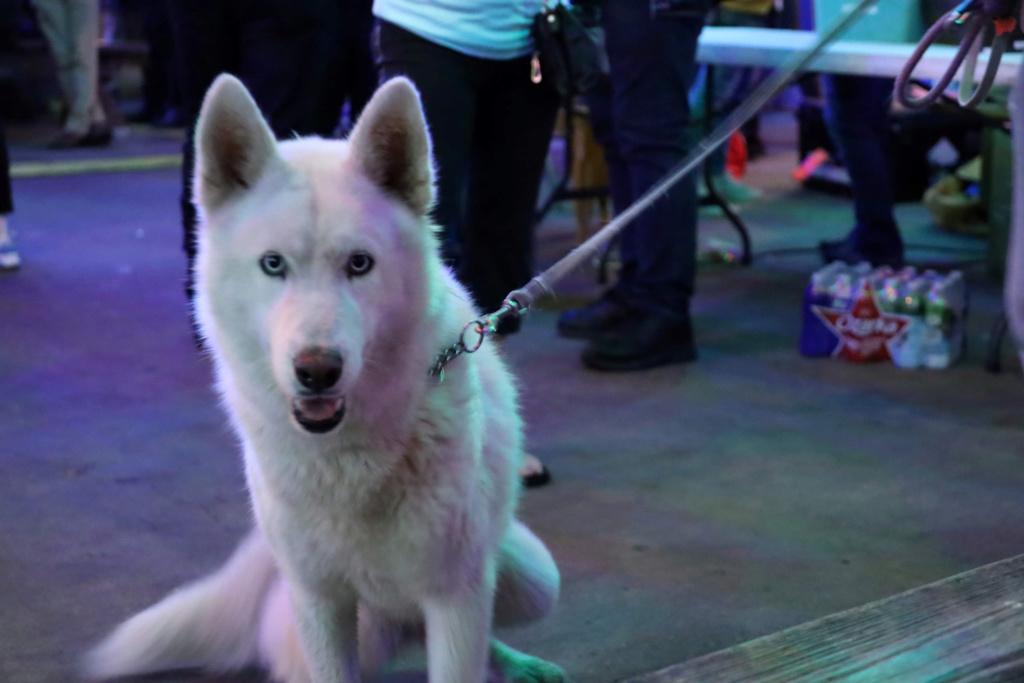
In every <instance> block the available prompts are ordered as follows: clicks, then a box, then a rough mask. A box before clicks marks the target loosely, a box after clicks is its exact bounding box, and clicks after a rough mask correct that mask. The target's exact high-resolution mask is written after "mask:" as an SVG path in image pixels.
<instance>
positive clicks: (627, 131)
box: [588, 0, 703, 318]
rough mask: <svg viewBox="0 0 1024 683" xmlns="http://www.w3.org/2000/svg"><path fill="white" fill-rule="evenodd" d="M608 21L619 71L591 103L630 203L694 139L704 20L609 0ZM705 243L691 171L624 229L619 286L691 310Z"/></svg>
mask: <svg viewBox="0 0 1024 683" xmlns="http://www.w3.org/2000/svg"><path fill="white" fill-rule="evenodd" d="M602 23H603V25H604V30H605V39H606V44H607V49H608V60H609V62H610V64H611V76H610V80H609V82H607V83H605V84H604V85H603V86H602V87H599V88H598V89H596V90H595V91H594V92H593V93H591V95H590V96H589V97H588V104H589V106H590V111H591V123H592V126H593V129H594V136H595V138H596V139H597V140H598V142H599V143H601V145H602V146H603V147H604V151H605V159H606V160H607V162H608V171H609V182H610V189H611V194H612V203H613V205H614V207H615V210H616V211H617V212H621V211H622V210H624V209H625V208H626V207H628V206H629V205H630V204H632V203H633V202H634V201H636V200H637V199H639V198H640V196H641V195H642V194H643V193H644V192H645V191H647V190H648V189H649V188H650V187H652V186H653V185H655V184H656V183H657V182H658V181H659V180H661V179H662V178H663V177H664V176H665V175H666V174H667V173H668V172H669V171H670V170H672V168H674V167H675V166H676V165H677V164H679V162H681V161H682V160H683V158H684V157H685V156H686V154H687V152H688V151H689V149H690V144H689V140H688V137H689V136H688V124H689V120H690V108H689V102H688V97H687V95H688V93H689V90H690V86H691V85H692V83H693V79H694V76H695V74H696V64H695V62H694V55H695V53H696V49H697V37H698V36H699V35H700V31H701V28H702V27H703V21H701V20H698V19H693V18H665V17H663V18H652V17H651V14H650V6H649V3H647V2H638V1H637V0H606V2H605V3H604V4H603V5H602ZM696 251H697V186H696V178H695V177H694V176H693V175H692V174H691V175H690V176H689V177H687V178H686V179H685V180H683V181H682V182H680V183H679V184H677V185H676V186H675V187H673V188H672V190H670V191H669V192H668V194H666V195H665V196H663V197H662V198H661V199H659V200H658V201H657V202H655V203H654V204H653V205H652V206H651V207H650V208H649V209H647V210H646V211H645V212H644V213H643V214H641V215H640V216H639V217H637V218H636V219H635V220H634V221H633V223H632V224H630V225H629V226H628V227H627V228H626V229H625V230H624V231H623V233H622V238H621V242H620V252H621V257H622V270H621V271H620V274H619V280H618V282H617V284H616V285H615V286H616V289H618V290H619V291H620V293H622V294H624V295H625V296H626V297H627V298H628V299H629V300H630V301H631V302H633V304H634V305H636V306H638V307H640V308H643V309H645V310H648V311H650V312H652V313H657V314H659V315H664V316H667V317H670V318H682V317H686V316H687V315H688V313H689V300H690V297H691V296H692V295H693V289H694V279H695V270H696Z"/></svg>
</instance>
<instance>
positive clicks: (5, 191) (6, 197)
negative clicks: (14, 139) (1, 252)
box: [0, 121, 14, 216]
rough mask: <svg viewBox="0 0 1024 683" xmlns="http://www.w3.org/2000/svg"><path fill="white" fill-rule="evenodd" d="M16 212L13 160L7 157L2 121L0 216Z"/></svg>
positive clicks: (0, 131)
mask: <svg viewBox="0 0 1024 683" xmlns="http://www.w3.org/2000/svg"><path fill="white" fill-rule="evenodd" d="M12 211H14V200H13V198H12V197H11V160H10V157H8V156H7V136H6V134H5V133H4V122H3V121H0V216H6V215H7V214H9V213H11V212H12Z"/></svg>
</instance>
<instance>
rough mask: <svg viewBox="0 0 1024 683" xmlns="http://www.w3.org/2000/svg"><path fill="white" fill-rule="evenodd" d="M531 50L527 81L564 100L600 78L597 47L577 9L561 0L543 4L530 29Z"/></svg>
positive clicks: (591, 85)
mask: <svg viewBox="0 0 1024 683" xmlns="http://www.w3.org/2000/svg"><path fill="white" fill-rule="evenodd" d="M530 34H531V35H532V37H533V45H534V52H533V58H532V59H531V60H530V80H532V81H533V82H534V83H538V84H540V85H545V86H548V87H550V88H552V89H554V90H555V91H556V92H557V93H558V94H559V96H560V97H561V98H562V99H568V98H571V97H573V96H574V95H579V94H582V93H585V92H587V91H588V90H590V89H591V88H593V87H594V86H595V85H596V84H597V82H598V79H599V78H600V77H601V52H600V50H601V48H600V46H599V45H598V44H597V43H596V42H595V40H594V39H593V37H592V36H591V34H590V33H589V32H588V30H587V28H586V27H585V26H584V25H583V22H582V21H581V20H580V17H579V16H578V14H577V10H576V9H574V8H573V7H572V6H570V5H566V4H564V3H563V2H562V1H561V0H555V1H554V2H552V3H550V4H546V5H545V7H544V9H542V10H541V11H540V12H538V13H537V15H536V16H535V17H534V18H533V26H532V27H531V29H530Z"/></svg>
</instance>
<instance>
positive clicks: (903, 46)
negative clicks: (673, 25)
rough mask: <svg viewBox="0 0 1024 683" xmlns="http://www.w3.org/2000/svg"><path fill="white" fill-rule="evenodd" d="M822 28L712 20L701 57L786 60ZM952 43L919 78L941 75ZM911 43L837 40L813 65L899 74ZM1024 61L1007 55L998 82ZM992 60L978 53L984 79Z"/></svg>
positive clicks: (933, 52) (930, 58)
mask: <svg viewBox="0 0 1024 683" xmlns="http://www.w3.org/2000/svg"><path fill="white" fill-rule="evenodd" d="M815 40H817V34H816V33H814V32H813V31H790V30H786V29H765V28H733V27H729V26H708V27H706V28H705V29H704V31H703V32H702V33H701V36H700V43H699V44H698V47H697V61H698V62H704V63H711V64H734V65H744V66H766V67H778V66H781V65H782V64H783V63H785V61H786V60H787V59H789V58H790V57H792V55H793V54H794V53H796V52H799V51H802V50H806V49H808V48H810V47H811V46H812V45H813V44H814V42H815ZM956 49H957V48H956V47H954V46H952V45H933V46H932V47H930V48H929V49H928V51H927V52H926V53H925V55H924V58H923V59H922V60H921V63H920V64H919V65H918V67H917V69H916V70H915V71H914V77H915V78H925V79H935V78H939V77H940V76H941V75H942V74H943V73H945V71H946V69H948V68H949V64H950V62H951V61H952V59H953V56H954V54H956ZM913 50H914V45H912V44H910V43H864V42H857V41H852V40H849V41H847V40H840V41H838V42H835V43H832V44H831V45H829V46H828V47H827V48H825V52H823V53H822V54H821V55H820V56H819V57H818V58H817V59H816V60H815V61H814V62H813V63H812V64H811V68H810V69H809V70H810V71H823V72H827V73H839V74H852V75H858V76H889V77H893V78H895V77H896V76H898V75H899V73H900V71H901V70H902V69H903V66H904V65H905V64H906V63H907V60H908V59H909V58H910V54H911V52H913ZM1020 63H1021V54H1020V53H1010V54H1005V55H1003V59H1002V62H1001V63H1000V65H999V71H998V72H997V74H996V83H1001V84H1009V83H1011V82H1012V80H1013V77H1014V74H1016V72H1017V67H1019V66H1020ZM987 64H988V50H987V49H986V50H983V51H982V53H981V55H980V56H979V57H978V66H977V69H976V70H975V78H976V79H980V78H981V75H982V74H983V73H984V72H985V67H986V66H987Z"/></svg>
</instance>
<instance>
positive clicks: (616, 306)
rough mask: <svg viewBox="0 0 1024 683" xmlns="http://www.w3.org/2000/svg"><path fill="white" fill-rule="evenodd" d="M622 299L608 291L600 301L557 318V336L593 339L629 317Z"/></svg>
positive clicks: (614, 292)
mask: <svg viewBox="0 0 1024 683" xmlns="http://www.w3.org/2000/svg"><path fill="white" fill-rule="evenodd" d="M629 314H630V308H629V306H628V304H627V303H626V302H625V300H624V297H623V296H622V295H621V294H619V293H618V292H617V291H616V290H614V289H609V290H608V291H607V292H605V293H604V294H603V295H602V296H601V298H600V299H598V300H597V301H595V302H594V303H592V304H590V305H589V306H585V307H583V308H574V309H572V310H569V311H566V312H565V313H563V314H562V315H560V316H559V317H558V334H559V335H561V336H563V337H565V338H567V339H595V338H596V337H597V336H598V335H600V334H602V333H604V332H607V331H608V330H610V329H612V328H613V327H615V326H616V325H617V324H618V323H620V322H622V321H623V320H625V319H626V318H628V317H629Z"/></svg>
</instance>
